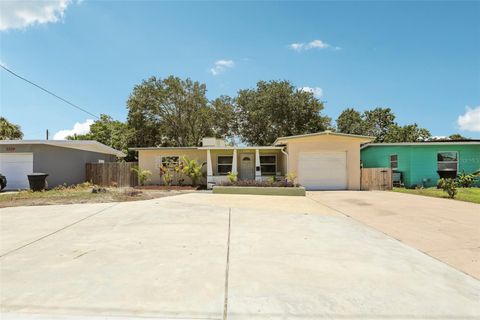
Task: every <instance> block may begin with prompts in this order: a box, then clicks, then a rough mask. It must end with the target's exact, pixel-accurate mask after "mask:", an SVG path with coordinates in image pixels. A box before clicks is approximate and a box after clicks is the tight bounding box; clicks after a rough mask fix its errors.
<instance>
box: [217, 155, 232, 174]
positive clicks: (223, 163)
mask: <svg viewBox="0 0 480 320" xmlns="http://www.w3.org/2000/svg"><path fill="white" fill-rule="evenodd" d="M232 162H233V156H218V157H217V173H218V174H219V175H222V176H223V175H227V174H228V173H229V172H231V171H232Z"/></svg>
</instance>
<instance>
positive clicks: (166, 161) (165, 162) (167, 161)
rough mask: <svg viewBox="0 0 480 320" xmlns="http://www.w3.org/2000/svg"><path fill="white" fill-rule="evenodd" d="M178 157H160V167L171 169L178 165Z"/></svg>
mask: <svg viewBox="0 0 480 320" xmlns="http://www.w3.org/2000/svg"><path fill="white" fill-rule="evenodd" d="M178 160H179V157H178V156H168V157H162V162H161V164H162V166H165V167H169V168H173V167H175V166H177V165H178Z"/></svg>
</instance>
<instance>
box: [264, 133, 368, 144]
mask: <svg viewBox="0 0 480 320" xmlns="http://www.w3.org/2000/svg"><path fill="white" fill-rule="evenodd" d="M315 136H338V137H348V138H354V139H359V140H361V142H363V143H366V142H371V141H373V140H375V137H370V136H362V135H357V134H347V133H340V132H332V131H329V130H326V131H322V132H315V133H307V134H300V135H296V136H287V137H280V138H277V139H276V140H275V142H274V143H273V144H274V145H279V144H282V143H285V141H288V140H294V139H300V138H308V137H315Z"/></svg>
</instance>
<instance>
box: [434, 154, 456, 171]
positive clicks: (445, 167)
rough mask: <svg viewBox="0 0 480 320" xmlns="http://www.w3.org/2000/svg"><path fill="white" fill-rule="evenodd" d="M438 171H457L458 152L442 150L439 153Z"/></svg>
mask: <svg viewBox="0 0 480 320" xmlns="http://www.w3.org/2000/svg"><path fill="white" fill-rule="evenodd" d="M437 167H438V171H457V169H458V152H456V151H442V152H438V153H437Z"/></svg>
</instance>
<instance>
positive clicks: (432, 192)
mask: <svg viewBox="0 0 480 320" xmlns="http://www.w3.org/2000/svg"><path fill="white" fill-rule="evenodd" d="M457 190H458V193H457V195H456V196H455V200H460V201H468V202H473V203H480V188H478V187H477V188H457ZM393 191H394V192H401V193H410V194H417V195H421V196H428V197H436V198H447V199H448V195H447V193H446V192H445V191H443V190H442V189H437V188H436V187H432V188H426V189H405V188H393Z"/></svg>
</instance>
